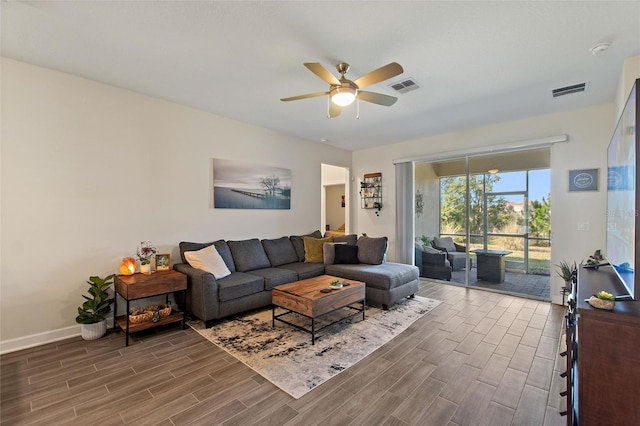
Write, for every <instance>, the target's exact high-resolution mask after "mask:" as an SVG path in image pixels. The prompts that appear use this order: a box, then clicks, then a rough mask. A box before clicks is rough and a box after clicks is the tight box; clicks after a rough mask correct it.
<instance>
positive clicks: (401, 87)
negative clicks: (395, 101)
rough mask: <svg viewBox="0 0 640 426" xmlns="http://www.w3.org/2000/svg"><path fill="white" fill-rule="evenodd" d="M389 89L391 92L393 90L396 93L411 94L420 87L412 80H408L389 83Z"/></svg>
mask: <svg viewBox="0 0 640 426" xmlns="http://www.w3.org/2000/svg"><path fill="white" fill-rule="evenodd" d="M389 87H391V88H392V89H393V90H395V91H396V92H398V93H407V92H412V91H414V90H418V89H419V88H420V85H419V84H418V83H416V81H415V80H414V79H412V78H408V79H405V80H402V81H398V82H396V83H391V84H390V85H389Z"/></svg>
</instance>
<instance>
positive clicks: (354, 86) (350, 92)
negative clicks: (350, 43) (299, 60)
mask: <svg viewBox="0 0 640 426" xmlns="http://www.w3.org/2000/svg"><path fill="white" fill-rule="evenodd" d="M304 66H305V67H307V68H308V69H309V71H311V72H312V73H314V74H315V75H317V76H318V77H320V78H321V79H322V80H324V81H325V82H327V83H329V90H328V91H326V92H315V93H307V94H305V95H298V96H292V97H290V98H283V99H280V100H281V101H283V102H289V101H297V100H299V99H307V98H315V97H318V96H324V95H329V113H328V117H329V118H333V117H337V116H338V115H340V113H341V112H342V107H345V106H347V105H351V103H353V101H354V100H356V99H358V100H363V101H366V102H371V103H374V104H378V105H384V106H391V105H393V104H394V103H396V101H397V100H398V98H396V97H394V96H389V95H383V94H382V93H375V92H368V91H365V90H361V89H363V88H364V87H367V86H371V85H372V84H376V83H379V82H381V81H384V80H387V79H390V78H392V77H395V76H397V75H400V74H402V73H403V72H404V70H403V69H402V66H400V64H398V63H396V62H391V63H390V64H387V65H385V66H383V67H380V68H378V69H377V70H373V71H371V72H370V73H367V74H365V75H363V76H362V77H360V78H358V79H357V80H355V81H351V80H349V79H347V78H346V77H345V76H344V75H345V74H346V73H347V72H348V71H349V64H347V63H344V62H341V63H339V64H338V65H337V66H336V68H337V70H338V72H339V73H340V79H338V78H336V77H335V76H334V75H333V74H331V73H330V72H329V71H328V70H327V69H326V68H325V67H323V66H322V65H320V64H319V63H318V62H305V63H304Z"/></svg>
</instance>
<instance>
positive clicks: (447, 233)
mask: <svg viewBox="0 0 640 426" xmlns="http://www.w3.org/2000/svg"><path fill="white" fill-rule="evenodd" d="M549 165H550V149H549V148H542V149H532V150H526V151H518V152H509V153H502V154H490V155H474V156H465V157H463V158H456V159H450V160H446V161H437V162H429V163H426V162H425V163H416V164H415V181H414V185H415V190H416V216H415V232H414V234H415V236H416V240H417V242H419V243H420V244H423V245H424V244H425V243H428V244H429V245H432V246H437V245H438V244H436V243H437V242H440V241H443V239H444V240H446V238H447V237H450V238H451V239H452V240H453V242H454V243H456V244H457V245H458V246H456V247H457V249H458V250H459V251H464V253H465V254H466V256H467V258H468V262H467V263H466V265H465V266H464V267H460V266H461V265H464V264H461V263H460V262H456V263H455V265H454V264H452V263H451V262H449V264H450V266H452V268H451V269H452V270H451V278H450V280H451V281H452V282H455V283H459V284H463V285H468V286H477V287H483V288H487V289H491V290H495V291H501V292H508V293H515V294H520V295H526V296H530V297H534V298H540V299H550V294H549V283H550V266H551V265H550V259H551V247H550V233H551V229H550V211H551V206H550V203H551V200H550V198H549V192H550V169H549ZM419 203H421V204H422V208H421V209H420V206H419ZM434 240H435V241H436V243H434ZM461 247H462V248H461ZM456 256H459V255H456ZM451 257H452V256H450V255H449V254H448V255H447V258H448V260H450V258H451ZM429 274H430V271H429V268H425V271H424V273H423V275H426V276H428V275H429ZM434 276H436V277H438V278H439V279H443V277H445V279H446V276H445V275H442V274H436V275H434Z"/></svg>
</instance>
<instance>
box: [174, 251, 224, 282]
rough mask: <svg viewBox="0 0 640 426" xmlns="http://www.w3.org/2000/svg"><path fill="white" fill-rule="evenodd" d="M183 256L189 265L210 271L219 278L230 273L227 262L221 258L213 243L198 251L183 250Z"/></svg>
mask: <svg viewBox="0 0 640 426" xmlns="http://www.w3.org/2000/svg"><path fill="white" fill-rule="evenodd" d="M184 258H185V259H187V262H189V265H191V266H193V267H194V268H196V269H201V270H203V271H205V272H210V273H212V274H213V276H214V277H215V278H216V279H217V280H219V279H221V278H224V277H226V276H227V275H231V271H230V270H229V268H228V267H227V264H226V263H224V260H222V256H220V253H218V250H216V246H214V245H213V244H212V245H210V246H208V247H205V248H203V249H202V250H198V251H185V252H184Z"/></svg>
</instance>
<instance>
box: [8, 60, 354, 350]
mask: <svg viewBox="0 0 640 426" xmlns="http://www.w3.org/2000/svg"><path fill="white" fill-rule="evenodd" d="M213 158H223V159H236V160H243V161H247V162H255V163H258V164H266V165H271V166H276V167H283V168H288V169H291V170H292V179H293V184H292V202H291V209H290V210H231V209H214V208H213V207H212V205H213V202H212V198H213V197H212V159H213ZM1 161H2V163H1V164H2V170H1V172H2V177H1V183H2V194H1V203H2V204H1V206H2V212H1V213H2V217H1V228H0V232H1V235H2V242H1V252H0V254H1V264H2V270H1V274H0V278H1V282H0V286H1V287H0V289H1V292H2V298H1V302H0V307H1V309H0V320H1V325H0V343H1V344H2V351H6V350H10V349H11V348H18V347H20V346H24V345H29V344H32V343H41V342H43V341H48V340H53V339H57V338H62V337H67V336H68V335H70V334H78V333H79V329H78V327H77V326H76V325H75V322H74V318H75V315H76V314H77V306H78V305H80V304H81V302H82V300H83V299H82V298H81V294H83V293H85V292H86V288H87V286H86V284H85V280H86V279H87V278H88V277H89V276H90V275H101V276H103V275H107V274H109V273H113V272H115V271H117V268H118V265H119V263H120V260H121V259H122V257H125V256H131V255H133V254H134V253H135V249H136V246H137V245H138V243H139V242H140V241H141V240H150V241H152V242H153V243H155V244H156V245H157V246H158V249H159V250H160V251H161V252H170V253H171V255H172V260H173V262H172V263H175V260H176V259H178V258H179V253H178V249H177V245H178V243H179V242H180V241H202V242H204V241H212V240H214V239H219V238H225V239H243V238H252V237H260V238H272V237H280V236H282V235H291V234H300V233H307V232H311V231H313V230H315V229H319V228H320V222H321V209H320V199H321V194H320V193H321V188H322V186H321V163H322V162H324V163H329V164H335V165H339V166H343V167H350V162H351V153H350V152H348V151H344V150H341V149H338V148H335V147H330V146H328V145H322V144H318V143H313V142H310V141H305V140H301V139H297V138H293V137H291V136H287V135H285V134H281V133H277V132H274V131H270V130H266V129H263V128H259V127H255V126H251V125H247V124H243V123H240V122H237V121H233V120H230V119H226V118H223V117H220V116H216V115H213V114H209V113H206V112H203V111H199V110H195V109H192V108H187V107H184V106H180V105H177V104H173V103H170V102H166V101H162V100H159V99H155V98H151V97H147V96H143V95H140V94H136V93H133V92H129V91H126V90H122V89H118V88H115V87H112V86H108V85H104V84H100V83H96V82H94V81H90V80H85V79H81V78H77V77H74V76H71V75H68V74H64V73H59V72H55V71H52V70H48V69H44V68H39V67H35V66H32V65H28V64H25V63H21V62H17V61H14V60H10V59H6V58H3V59H2V157H1Z"/></svg>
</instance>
